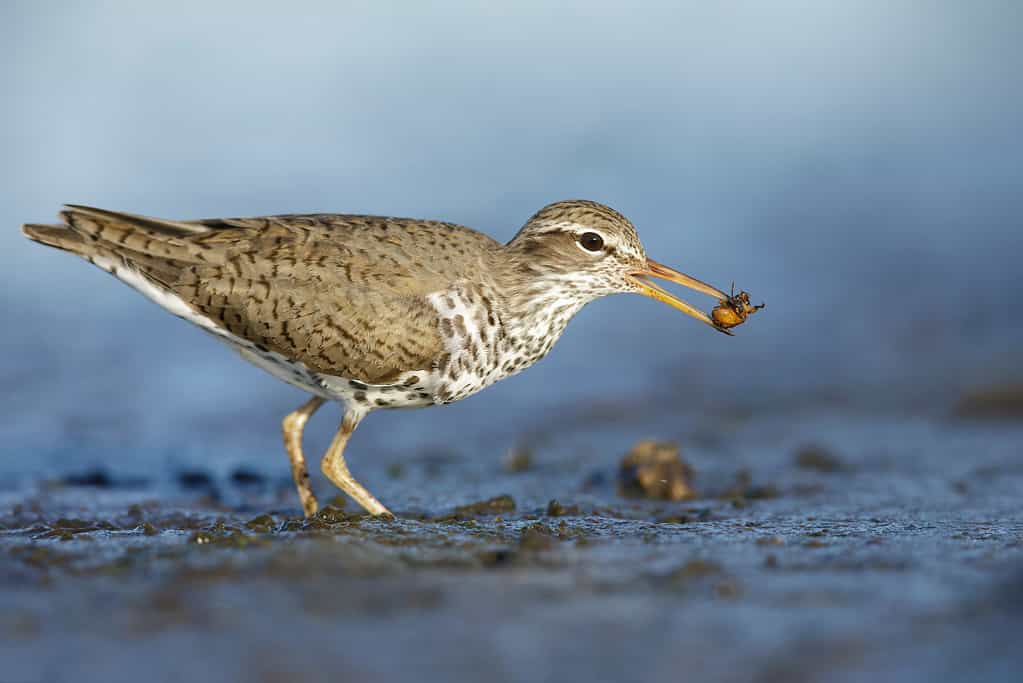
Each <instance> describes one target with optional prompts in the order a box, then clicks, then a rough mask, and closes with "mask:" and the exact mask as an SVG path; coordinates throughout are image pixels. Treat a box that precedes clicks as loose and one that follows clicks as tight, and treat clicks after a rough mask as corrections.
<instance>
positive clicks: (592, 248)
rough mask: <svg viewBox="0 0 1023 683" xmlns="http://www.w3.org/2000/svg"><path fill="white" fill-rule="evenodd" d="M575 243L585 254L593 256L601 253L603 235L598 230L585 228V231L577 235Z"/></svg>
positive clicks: (603, 241) (603, 242)
mask: <svg viewBox="0 0 1023 683" xmlns="http://www.w3.org/2000/svg"><path fill="white" fill-rule="evenodd" d="M575 243H576V244H577V245H579V248H580V249H582V250H583V251H585V252H586V253H587V254H589V255H591V256H593V255H596V254H599V253H601V252H602V251H603V250H604V244H605V240H604V236H603V235H601V234H600V233H599V232H594V231H593V230H587V231H586V232H584V233H582V234H580V235H579V237H578V238H577V239H576V241H575Z"/></svg>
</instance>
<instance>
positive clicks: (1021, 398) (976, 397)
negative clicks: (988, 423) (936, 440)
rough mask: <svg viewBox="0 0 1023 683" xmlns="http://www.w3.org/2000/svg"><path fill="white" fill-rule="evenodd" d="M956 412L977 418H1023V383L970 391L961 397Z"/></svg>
mask: <svg viewBox="0 0 1023 683" xmlns="http://www.w3.org/2000/svg"><path fill="white" fill-rule="evenodd" d="M954 414H955V416H956V417H959V418H964V419H975V420H1023V384H1008V385H1002V386H993V387H988V388H986V389H978V390H975V391H971V392H968V393H966V394H964V395H963V397H962V398H960V399H959V403H958V404H957V405H956V407H955V412H954Z"/></svg>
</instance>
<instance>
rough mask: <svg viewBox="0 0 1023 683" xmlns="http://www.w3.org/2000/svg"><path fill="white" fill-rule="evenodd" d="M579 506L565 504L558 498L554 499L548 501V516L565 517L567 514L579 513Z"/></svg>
mask: <svg viewBox="0 0 1023 683" xmlns="http://www.w3.org/2000/svg"><path fill="white" fill-rule="evenodd" d="M578 514H579V506H578V505H569V506H567V507H566V506H564V505H562V504H561V503H559V502H558V501H556V500H552V501H551V502H549V503H547V516H548V517H565V516H566V515H578Z"/></svg>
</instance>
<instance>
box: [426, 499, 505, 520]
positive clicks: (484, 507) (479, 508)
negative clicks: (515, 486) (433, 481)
mask: <svg viewBox="0 0 1023 683" xmlns="http://www.w3.org/2000/svg"><path fill="white" fill-rule="evenodd" d="M514 511H515V499H514V498H512V497H511V496H509V495H507V494H504V495H500V496H494V497H493V498H488V499H487V500H481V501H479V502H477V503H469V504H468V505H459V506H458V507H456V508H455V511H454V512H452V513H450V514H447V515H441V516H440V517H435V518H434V519H433V521H435V522H464V521H467V520H470V519H476V518H477V517H481V516H485V515H499V514H501V513H503V512H514Z"/></svg>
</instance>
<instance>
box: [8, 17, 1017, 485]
mask: <svg viewBox="0 0 1023 683" xmlns="http://www.w3.org/2000/svg"><path fill="white" fill-rule="evenodd" d="M1021 8H1023V5H1021V4H1020V3H1018V2H1014V1H1012V0H1008V1H1005V2H995V1H990V2H976V3H964V2H954V1H948V2H896V3H887V2H866V3H834V2H829V3H822V2H816V1H811V0H807V1H805V2H772V3H733V2H726V3H696V2H692V3H640V4H635V3H628V4H624V3H595V2H592V1H590V2H571V3H559V6H558V7H556V8H554V7H551V6H549V4H548V3H534V2H518V3H514V4H511V3H509V4H508V5H506V6H504V7H499V6H493V5H491V4H489V3H473V2H455V3H428V4H422V5H419V4H413V3H395V4H388V3H369V2H366V3H333V2H332V3H321V4H317V3H302V4H300V5H298V6H288V7H285V6H284V5H281V4H279V3H252V2H245V3H229V2H221V3H199V2H176V3H172V4H165V5H160V6H158V5H155V4H150V3H131V2H91V3H70V2H65V3H58V2H48V3H39V2H28V1H24V2H17V1H16V2H5V3H3V4H2V5H0V53H2V56H3V58H2V59H0V93H3V101H4V106H3V108H2V109H0V152H2V153H0V188H2V189H0V197H2V201H0V224H2V225H3V226H4V230H2V231H0V269H2V272H3V273H4V287H3V289H2V292H0V307H2V313H3V318H2V319H3V320H4V321H5V323H4V325H3V332H2V333H0V350H2V354H0V384H2V397H3V398H2V400H3V402H4V404H3V406H2V408H3V418H2V420H3V422H2V424H0V442H2V443H3V449H4V450H6V451H8V456H7V457H4V458H3V459H2V464H0V467H2V468H3V469H4V471H5V472H6V473H8V474H11V475H15V478H17V476H18V475H28V474H29V473H34V474H35V475H38V474H39V472H40V471H41V470H45V469H46V468H60V467H62V463H63V464H66V463H67V462H68V461H69V460H70V459H72V458H73V459H74V460H75V461H76V462H87V461H89V460H90V459H94V460H96V461H100V460H103V461H108V460H109V459H110V458H118V457H121V458H123V459H124V460H126V461H130V462H134V463H135V465H136V466H137V467H138V468H146V467H150V466H151V465H152V463H153V462H154V458H155V459H156V460H157V461H163V462H165V461H167V460H174V459H193V460H202V459H205V458H208V456H209V453H211V452H212V450H213V449H219V450H220V451H221V452H222V453H224V454H225V455H224V457H225V462H228V461H231V460H232V459H234V460H240V459H245V460H246V461H247V462H249V463H250V464H254V465H255V466H257V467H264V468H273V469H274V470H275V471H277V470H279V471H280V472H281V473H282V474H283V473H284V472H285V470H286V467H285V462H284V459H283V457H282V456H281V454H280V452H279V451H280V449H279V447H278V446H277V443H276V439H278V438H279V437H278V424H279V423H278V420H279V419H280V417H281V416H282V415H283V414H284V413H285V412H287V411H288V410H291V409H292V408H293V407H295V406H297V405H298V404H299V402H300V401H301V400H302V397H301V395H300V393H299V392H297V391H296V390H294V389H292V388H290V387H286V386H284V385H281V384H278V383H277V382H276V380H273V379H272V378H270V377H268V376H265V375H263V374H262V373H261V372H260V371H258V370H256V369H254V368H251V367H249V366H248V365H246V364H244V363H243V362H242V361H240V360H239V359H237V358H236V357H235V356H234V355H233V354H232V353H231V352H230V351H229V350H227V349H226V348H223V347H221V346H219V345H218V344H217V343H216V342H215V341H214V340H213V339H211V338H209V337H207V336H206V335H204V334H203V333H201V332H200V331H198V330H196V329H193V328H191V327H189V326H188V325H186V324H184V323H182V322H181V321H180V320H177V319H175V318H173V317H171V316H170V315H167V314H166V313H165V312H163V311H161V310H159V309H158V308H156V307H155V306H153V305H152V304H150V303H149V302H147V301H145V300H144V299H143V298H142V297H140V296H139V295H138V294H136V293H135V292H133V291H131V290H129V289H128V288H127V287H125V286H123V285H122V284H120V283H118V282H116V281H115V280H113V279H112V278H109V277H107V276H105V275H104V274H102V273H101V272H100V271H98V270H97V269H95V268H92V267H91V266H89V265H88V264H86V263H84V262H82V261H78V260H76V259H74V258H71V257H69V256H68V255H66V254H62V253H58V252H56V251H52V250H47V249H44V248H42V247H39V246H38V245H34V244H31V243H29V242H28V241H26V240H25V239H24V238H23V237H22V236H21V235H20V233H19V232H18V226H19V225H20V224H21V223H23V222H29V221H32V222H41V221H46V220H49V219H51V218H52V217H53V216H54V214H55V213H56V212H57V210H58V209H59V207H60V204H61V203H63V202H74V203H84V204H92V205H97V206H102V207H107V208H112V209H119V210H124V211H130V212H136V213H144V214H152V215H157V216H165V217H178V218H198V217H217V216H239V215H258V214H271V213H293V212H342V213H343V212H353V213H375V214H389V215H400V216H416V217H427V218H437V219H443V220H449V221H454V222H458V223H464V224H467V225H470V226H473V227H476V228H479V229H482V230H484V231H486V232H489V233H490V234H491V235H493V236H495V237H497V238H498V239H501V240H506V239H508V238H510V237H511V236H512V235H513V234H514V233H515V231H516V230H517V229H518V227H519V226H520V225H521V224H522V223H523V222H524V221H525V220H526V219H527V218H528V217H529V216H530V215H531V214H532V213H533V212H534V211H535V210H536V209H537V208H539V207H540V206H542V205H544V204H546V203H548V202H551V201H555V200H559V199H565V198H572V197H584V198H590V199H595V200H598V201H601V202H605V203H607V204H610V205H611V206H614V207H615V208H617V209H619V210H620V211H622V212H623V213H625V214H626V215H627V216H629V217H630V218H631V219H632V220H633V221H634V223H635V224H636V225H637V227H638V228H639V231H640V234H641V236H642V237H643V239H644V242H645V244H646V246H647V249H648V251H649V253H650V254H651V255H652V256H653V257H655V258H657V259H658V260H661V261H663V262H665V263H668V264H671V265H674V266H676V267H678V268H680V269H682V270H684V271H686V272H689V273H691V274H693V275H695V276H697V277H700V278H702V279H705V280H708V281H710V282H713V283H715V284H717V285H719V286H721V287H726V288H727V287H728V286H729V284H730V283H731V282H732V281H733V280H734V281H735V283H736V285H737V286H739V287H741V288H744V289H747V290H749V291H750V292H751V293H752V295H753V297H754V299H756V300H758V301H759V300H765V301H766V302H767V304H768V308H767V309H766V311H764V312H763V313H762V314H760V315H758V316H757V318H755V319H753V320H752V321H751V322H750V323H749V324H748V325H747V326H745V327H743V328H741V329H740V330H739V331H738V336H737V337H736V338H734V339H726V338H725V337H723V336H721V335H718V334H715V333H713V332H712V331H710V330H708V329H706V328H705V327H702V326H700V325H698V324H696V323H695V322H693V321H691V320H689V319H686V318H684V317H682V316H679V315H678V314H676V312H674V311H672V310H671V309H669V308H667V307H665V306H663V305H658V304H656V303H654V302H652V301H649V300H646V299H641V298H638V297H626V296H623V297H613V298H611V299H608V300H603V301H600V302H597V303H595V304H593V305H591V306H589V307H587V309H585V310H584V311H583V312H582V313H581V314H580V315H579V317H578V319H577V320H576V321H575V322H574V323H573V324H572V325H570V327H569V330H568V332H567V333H566V335H565V337H564V338H563V340H562V342H561V343H560V344H559V345H558V346H557V347H556V348H555V350H554V352H553V353H552V354H551V356H550V357H548V358H547V359H546V360H544V361H543V362H542V363H541V364H540V365H539V366H537V367H536V368H533V369H532V370H530V371H528V372H526V373H524V374H522V375H520V376H518V377H515V378H512V379H510V380H508V381H506V382H502V383H500V384H498V385H497V386H495V387H493V388H491V389H489V390H488V391H486V392H483V393H482V394H480V395H477V396H476V397H473V398H472V399H469V400H467V401H465V402H463V403H461V404H457V405H454V406H450V407H447V408H445V409H433V410H428V411H411V412H403V413H395V412H392V413H382V414H380V415H375V416H374V417H373V419H371V420H368V421H367V422H366V423H365V425H364V426H363V427H362V429H360V441H359V444H360V446H359V448H365V449H377V450H382V451H384V452H385V453H387V454H389V455H390V456H393V455H395V454H400V453H401V452H404V451H405V450H408V449H422V448H431V447H443V448H455V449H461V451H462V452H463V453H466V454H467V453H471V452H472V451H473V449H474V448H477V447H482V446H483V445H484V444H485V445H486V448H487V450H488V451H494V450H495V445H496V450H500V449H501V448H504V447H506V446H510V445H513V444H514V443H515V442H516V440H517V439H518V436H517V434H518V432H519V430H520V429H521V428H522V426H523V425H525V424H528V423H529V422H530V421H532V420H535V419H538V418H539V417H540V416H542V415H544V414H548V413H550V412H551V411H562V410H566V406H570V405H571V404H578V403H589V402H609V403H610V404H612V405H613V404H614V402H615V401H650V402H652V401H654V400H656V398H657V397H658V396H662V395H664V394H666V393H667V394H671V395H673V396H682V397H685V400H686V401H688V404H689V405H692V406H694V407H695V408H696V409H700V408H701V406H703V405H706V404H709V403H712V402H726V403H727V402H731V403H741V404H749V405H763V404H766V403H768V402H776V401H780V400H783V401H790V402H798V401H800V400H816V399H814V398H813V397H819V396H822V395H828V396H832V397H834V396H840V397H847V398H848V397H859V398H861V399H863V400H864V402H865V403H869V404H871V405H875V406H878V405H880V406H884V407H887V408H890V409H904V408H906V407H910V408H912V407H913V406H916V405H919V404H921V403H934V402H938V403H939V404H940V403H941V402H943V401H945V402H949V401H954V400H955V397H956V396H958V395H959V393H960V392H961V391H962V390H963V389H964V388H968V387H971V386H978V385H983V384H986V383H988V382H991V381H994V380H1004V379H1005V378H1006V377H1009V376H1016V377H1018V376H1019V368H1020V367H1023V364H1021V360H1023V354H1021V352H1020V349H1021V348H1023V346H1021V342H1023V324H1021V323H1020V317H1019V315H1018V304H1017V302H1016V297H1017V296H1018V294H1019V293H1020V292H1021V291H1023V275H1021V271H1020V268H1019V266H1018V264H1017V260H1018V258H1019V256H1020V247H1021V246H1023V238H1021V237H1020V230H1021V227H1023V226H1021V217H1023V192H1021V182H1023V142H1021V138H1020V123H1021V121H1023V79H1021V78H1020V76H1019V67H1020V64H1023V10H1021ZM700 303H702V304H706V305H707V306H708V307H709V306H710V302H708V301H703V302H700ZM850 400H852V399H850ZM334 419H335V416H331V417H330V418H324V417H322V416H318V417H317V419H316V421H315V422H314V423H313V425H312V427H311V430H312V433H313V437H312V438H314V439H319V440H320V441H321V442H323V441H325V440H326V438H328V434H329V432H330V431H332V429H333V427H334V424H335V422H334ZM456 435H457V436H456ZM353 448H354V447H353ZM27 453H31V457H24V456H25V455H26V454H27ZM18 454H20V455H18ZM117 454H121V455H120V456H118V455H117ZM15 455H18V457H13V456H15Z"/></svg>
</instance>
